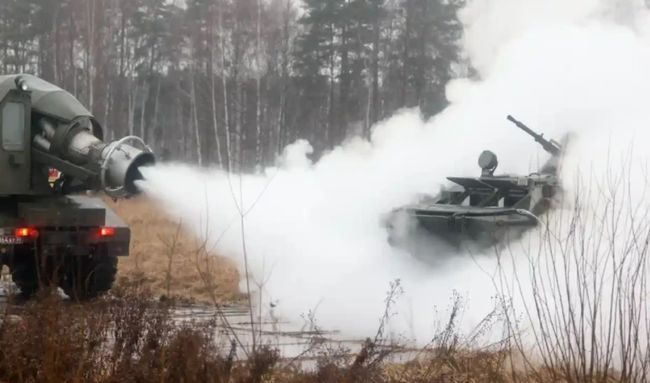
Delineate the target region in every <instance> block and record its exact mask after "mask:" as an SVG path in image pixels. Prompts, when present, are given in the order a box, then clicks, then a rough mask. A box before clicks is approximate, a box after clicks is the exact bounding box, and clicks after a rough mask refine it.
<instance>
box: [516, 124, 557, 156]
mask: <svg viewBox="0 0 650 383" xmlns="http://www.w3.org/2000/svg"><path fill="white" fill-rule="evenodd" d="M508 120H509V121H510V122H512V123H514V124H515V125H517V127H518V128H519V129H521V130H523V131H524V132H526V133H528V135H529V136H531V137H533V138H534V139H535V141H537V142H538V143H539V144H540V145H542V148H544V150H545V151H547V152H548V153H549V154H551V155H553V156H559V155H560V153H561V152H562V146H561V145H560V144H559V143H557V142H555V141H554V140H552V139H551V140H547V139H545V138H544V135H543V134H538V133H535V132H534V131H533V130H532V129H530V128H529V127H527V126H526V125H525V124H524V123H523V122H521V121H518V120H517V119H515V118H514V117H512V116H510V115H508Z"/></svg>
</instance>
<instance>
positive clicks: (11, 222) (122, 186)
mask: <svg viewBox="0 0 650 383" xmlns="http://www.w3.org/2000/svg"><path fill="white" fill-rule="evenodd" d="M154 162H155V157H154V155H153V153H152V152H151V150H150V149H149V147H148V146H147V145H146V144H145V143H144V142H143V141H142V140H141V139H140V138H138V137H134V136H129V137H124V138H122V139H120V140H117V141H113V142H110V143H106V142H104V141H103V131H102V127H101V125H100V124H99V122H98V121H97V119H96V118H95V117H93V115H92V114H91V113H90V112H89V111H88V110H87V109H86V108H85V107H84V106H83V105H82V104H81V103H80V102H79V101H78V100H77V99H76V98H75V97H74V96H72V95H71V94H70V93H68V92H66V91H64V90H62V89H61V88H59V87H57V86H55V85H53V84H50V83H48V82H46V81H44V80H42V79H39V78H37V77H34V76H31V75H27V74H21V75H8V76H0V262H1V263H2V264H3V265H6V266H8V267H9V270H10V271H11V276H12V278H13V281H14V283H15V284H16V285H17V286H18V288H19V289H20V291H21V293H22V294H23V295H24V296H30V295H31V294H33V293H34V292H36V291H37V290H38V289H39V288H41V287H44V286H50V287H51V286H59V287H61V288H62V289H63V291H64V292H65V293H66V294H67V295H68V296H70V297H71V298H76V299H86V298H92V297H96V296H98V295H100V294H102V293H104V292H106V291H107V290H109V289H110V288H111V285H112V283H113V281H114V279H115V274H116V272H117V257H119V256H126V255H128V252H129V241H130V230H129V228H128V227H127V226H126V225H125V224H124V222H123V221H122V220H121V219H120V218H119V217H118V216H117V215H116V214H115V213H114V212H112V211H111V209H109V208H108V206H106V204H105V203H104V202H103V200H102V199H101V198H99V197H92V196H89V195H88V193H89V192H91V191H104V192H105V193H106V194H107V195H108V196H110V197H112V198H116V199H117V198H126V197H129V196H131V195H134V194H136V193H138V188H137V186H136V182H137V180H139V179H142V174H141V173H140V168H141V167H143V166H149V165H152V164H153V163H154Z"/></svg>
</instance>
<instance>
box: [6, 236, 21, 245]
mask: <svg viewBox="0 0 650 383" xmlns="http://www.w3.org/2000/svg"><path fill="white" fill-rule="evenodd" d="M21 243H23V240H22V238H17V237H14V236H13V235H0V245H19V244H21Z"/></svg>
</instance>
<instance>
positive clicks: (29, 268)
mask: <svg viewBox="0 0 650 383" xmlns="http://www.w3.org/2000/svg"><path fill="white" fill-rule="evenodd" d="M10 267H11V279H12V280H13V281H14V283H15V284H16V286H17V287H18V289H19V290H20V293H21V295H22V296H23V297H25V298H29V297H30V296H32V295H33V294H34V293H36V292H37V291H38V289H39V287H40V284H39V282H38V272H37V270H36V261H35V259H34V256H33V255H30V254H25V256H23V257H20V258H18V259H14V261H13V262H12V264H11V266H10Z"/></svg>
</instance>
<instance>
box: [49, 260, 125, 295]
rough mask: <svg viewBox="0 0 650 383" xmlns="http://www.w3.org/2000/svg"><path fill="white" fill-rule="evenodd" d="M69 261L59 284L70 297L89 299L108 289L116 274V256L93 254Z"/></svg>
mask: <svg viewBox="0 0 650 383" xmlns="http://www.w3.org/2000/svg"><path fill="white" fill-rule="evenodd" d="M69 261H70V262H69V263H68V264H67V267H66V271H65V273H64V275H63V277H62V278H61V280H60V282H59V283H60V284H59V286H61V288H62V289H63V291H64V292H65V293H66V295H67V296H69V297H70V298H71V299H77V300H85V299H91V298H95V297H98V296H100V295H102V294H103V293H105V292H107V291H108V290H110V288H111V286H112V285H113V281H115V274H117V257H115V256H109V255H95V256H89V257H75V258H72V259H70V260H69Z"/></svg>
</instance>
